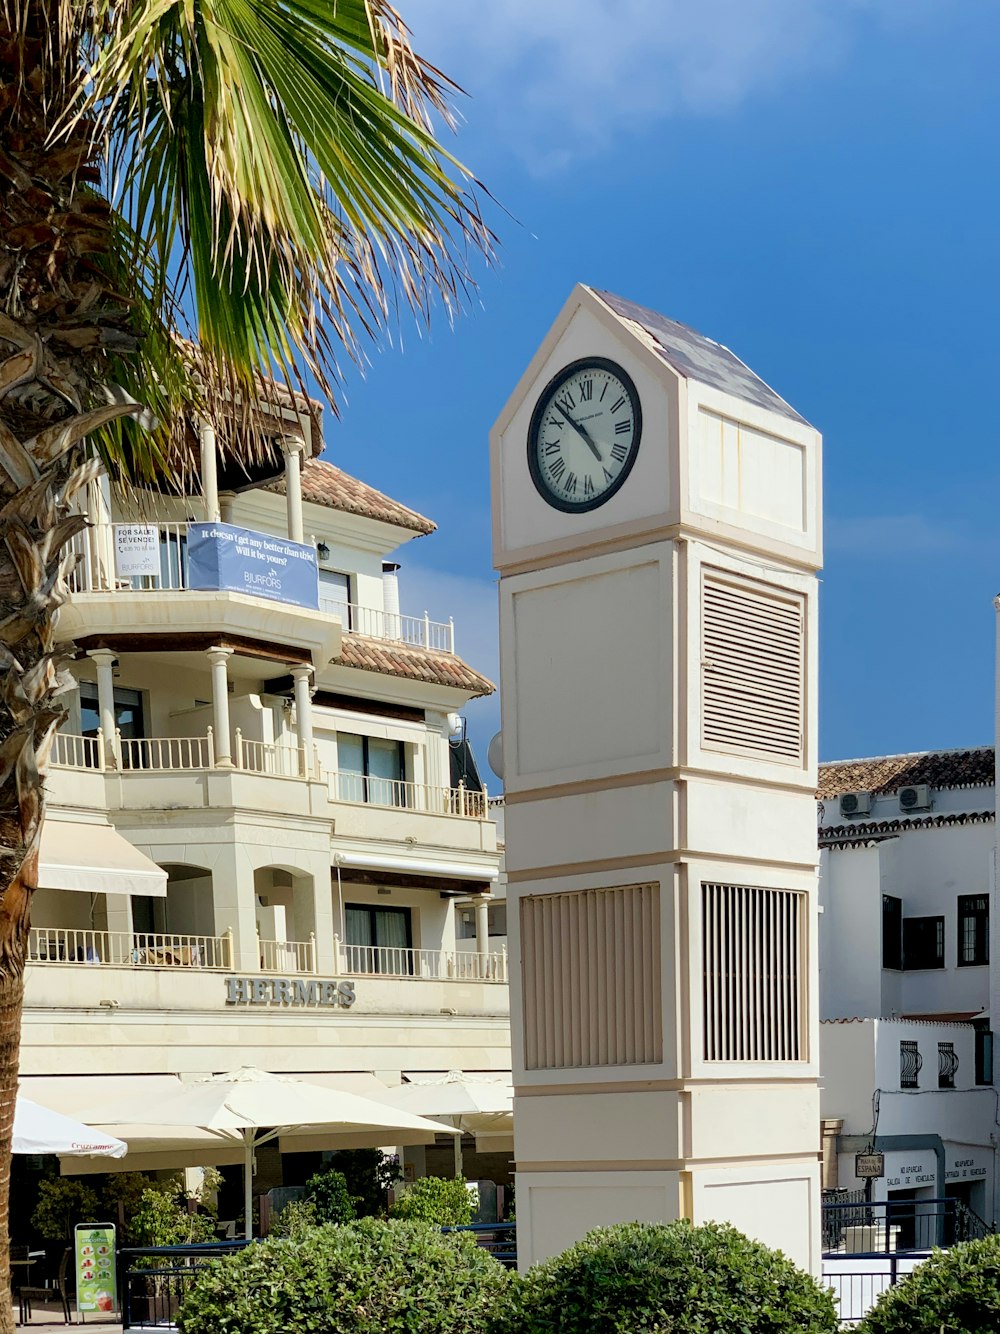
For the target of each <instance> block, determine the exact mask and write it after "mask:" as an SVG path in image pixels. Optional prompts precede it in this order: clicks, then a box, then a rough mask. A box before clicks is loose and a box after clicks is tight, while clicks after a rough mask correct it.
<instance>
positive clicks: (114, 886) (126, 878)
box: [38, 819, 167, 899]
mask: <svg viewBox="0 0 1000 1334" xmlns="http://www.w3.org/2000/svg"><path fill="white" fill-rule="evenodd" d="M38 885H39V888H40V889H77V890H82V891H83V893H85V894H144V895H147V896H148V897H150V898H156V899H164V898H166V896H167V873H166V871H162V870H161V869H160V868H159V867H158V866H157V865H156V863H155V862H153V861H150V859H149V858H148V857H147V856H146V855H145V853H142V852H140V851H139V849H138V848H135V847H133V846H132V844H131V843H130V842H129V841H128V839H127V838H123V837H122V835H121V834H119V833H118V831H117V830H116V829H113V828H112V826H111V825H109V824H85V823H83V822H82V821H71V820H51V819H49V820H46V821H45V824H44V826H43V828H42V847H41V853H40V855H39V858H38Z"/></svg>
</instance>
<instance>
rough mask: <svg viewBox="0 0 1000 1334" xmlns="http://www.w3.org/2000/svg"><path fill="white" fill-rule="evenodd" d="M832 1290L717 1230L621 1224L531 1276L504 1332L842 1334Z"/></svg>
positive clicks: (499, 1330)
mask: <svg viewBox="0 0 1000 1334" xmlns="http://www.w3.org/2000/svg"><path fill="white" fill-rule="evenodd" d="M836 1329H837V1315H836V1309H835V1306H834V1302H833V1298H832V1296H831V1294H830V1292H829V1291H828V1290H827V1289H825V1288H822V1287H820V1285H819V1284H818V1283H817V1282H816V1281H815V1280H814V1279H813V1278H811V1277H810V1276H809V1275H808V1274H806V1273H803V1271H802V1270H800V1269H798V1268H796V1266H795V1265H794V1264H792V1262H791V1260H788V1259H786V1257H785V1256H784V1255H782V1254H781V1252H780V1251H772V1250H769V1249H768V1248H767V1247H766V1246H762V1245H761V1244H760V1243H759V1242H756V1241H751V1240H750V1239H749V1238H747V1237H744V1236H743V1234H742V1233H740V1232H737V1231H736V1229H735V1228H732V1227H727V1226H723V1225H720V1224H716V1223H709V1224H706V1225H705V1226H704V1227H692V1226H691V1224H690V1223H687V1222H683V1221H681V1222H676V1223H667V1224H654V1223H622V1224H618V1225H617V1226H615V1227H609V1228H601V1229H599V1230H598V1231H596V1232H591V1233H589V1234H588V1235H587V1236H586V1237H585V1238H584V1239H583V1241H581V1242H579V1243H578V1244H577V1245H576V1246H573V1247H571V1248H570V1249H569V1250H568V1251H565V1252H564V1253H563V1254H562V1255H559V1256H556V1257H555V1258H554V1259H552V1260H548V1261H546V1263H544V1264H541V1265H536V1266H535V1268H534V1269H531V1270H529V1271H528V1273H527V1274H526V1275H525V1276H524V1279H523V1280H522V1282H520V1283H519V1284H517V1285H516V1288H515V1289H514V1291H513V1293H512V1302H511V1305H510V1309H509V1311H508V1312H507V1313H506V1314H505V1315H504V1316H502V1317H501V1318H500V1319H499V1320H498V1321H497V1322H496V1325H495V1331H496V1334H779V1332H780V1331H789V1332H791V1331H794V1334H833V1331H835V1330H836Z"/></svg>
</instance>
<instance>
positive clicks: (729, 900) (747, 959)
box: [701, 884, 806, 1061]
mask: <svg viewBox="0 0 1000 1334" xmlns="http://www.w3.org/2000/svg"><path fill="white" fill-rule="evenodd" d="M804 913H805V895H804V894H799V893H795V892H794V891H790V890H783V889H760V888H758V887H756V886H753V885H713V884H702V887H701V938H702V972H703V976H704V1029H705V1043H704V1050H705V1060H706V1061H801V1060H804V1059H805V1056H806V1040H805V1022H806V1019H805V1003H804V998H803V990H802V988H803V980H804V978H805V929H804V923H805V917H804Z"/></svg>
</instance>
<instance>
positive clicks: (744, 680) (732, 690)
mask: <svg viewBox="0 0 1000 1334" xmlns="http://www.w3.org/2000/svg"><path fill="white" fill-rule="evenodd" d="M804 612H805V608H804V601H803V599H802V597H801V596H799V595H798V594H795V593H779V592H778V590H774V592H770V591H767V590H765V589H764V588H763V587H762V586H758V585H750V584H743V583H740V582H737V581H732V580H730V579H728V578H725V577H723V576H722V575H721V574H719V573H717V572H709V571H706V572H705V574H704V576H703V584H702V627H703V628H702V636H703V641H702V743H703V745H705V746H709V747H721V748H723V749H726V750H738V751H745V752H752V753H754V754H756V755H765V756H768V757H772V758H775V759H782V760H797V761H798V762H799V763H801V762H802V754H803V742H802V736H803V717H802V708H803V677H804V668H803V658H804V653H803V646H804V639H805V635H804Z"/></svg>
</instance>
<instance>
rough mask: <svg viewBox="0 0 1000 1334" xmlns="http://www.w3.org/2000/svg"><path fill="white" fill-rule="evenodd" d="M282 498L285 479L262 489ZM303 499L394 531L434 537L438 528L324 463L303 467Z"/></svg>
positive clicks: (312, 461) (313, 461)
mask: <svg viewBox="0 0 1000 1334" xmlns="http://www.w3.org/2000/svg"><path fill="white" fill-rule="evenodd" d="M264 490H266V491H275V492H277V493H278V494H279V495H284V494H285V482H284V478H282V479H281V480H279V481H277V482H272V483H270V485H268V486H266V487H265V488H264ZM302 499H303V500H307V501H309V502H311V503H312V504H313V505H325V506H326V508H327V509H332V510H342V511H344V513H346V514H360V515H361V516H362V517H363V518H366V519H379V520H381V522H382V523H391V524H392V525H393V527H394V528H408V529H409V530H410V531H411V532H414V533H420V534H422V535H423V534H427V533H433V532H434V530H435V529H436V528H437V524H436V523H434V522H433V521H432V520H431V519H425V518H424V516H423V515H422V514H418V513H417V512H416V510H411V509H407V507H406V506H405V505H401V504H400V503H399V501H398V500H392V499H391V498H390V497H389V496H386V495H383V494H382V492H381V491H376V490H375V488H374V487H373V486H368V485H366V484H365V483H364V482H359V481H358V479H357V478H356V477H351V476H350V475H349V474H348V473H346V472H344V471H343V470H342V469H341V468H338V467H336V466H335V465H334V464H332V463H327V462H326V461H325V460H323V459H307V460H306V461H305V463H304V464H303V466H302Z"/></svg>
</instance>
